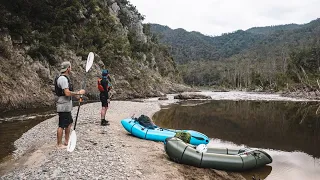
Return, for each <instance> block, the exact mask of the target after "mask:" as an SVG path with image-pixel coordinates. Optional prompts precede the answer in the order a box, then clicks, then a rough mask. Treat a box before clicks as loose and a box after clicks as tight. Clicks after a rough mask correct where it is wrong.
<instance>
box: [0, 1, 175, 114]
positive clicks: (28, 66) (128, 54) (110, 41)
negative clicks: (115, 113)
mask: <svg viewBox="0 0 320 180" xmlns="http://www.w3.org/2000/svg"><path fill="white" fill-rule="evenodd" d="M0 16H1V18H0V87H1V88H0V110H8V109H15V108H26V107H39V106H41V107H42V106H44V105H53V104H54V101H53V97H54V96H53V93H52V92H51V85H52V84H53V83H52V80H53V79H54V77H55V76H56V75H57V74H58V73H59V65H60V63H61V62H62V61H64V60H69V61H71V63H72V65H73V68H72V70H73V74H72V77H71V78H72V79H73V81H74V84H75V86H76V88H80V86H79V85H80V84H81V81H82V79H83V78H82V77H83V75H84V64H85V60H86V58H87V55H88V53H89V52H90V51H92V52H94V53H95V63H94V66H93V68H92V69H91V70H90V72H89V74H88V77H89V78H88V84H87V92H88V95H89V96H90V97H95V96H96V94H97V93H98V90H97V88H96V81H97V76H100V71H101V69H102V68H108V69H109V71H110V73H111V76H112V78H113V86H114V92H115V94H114V96H113V97H114V98H122V99H124V98H135V97H146V96H155V95H161V94H163V93H168V92H175V91H177V90H179V88H180V86H179V85H176V83H177V82H181V79H180V77H179V75H178V71H177V69H176V65H175V62H174V61H173V59H172V57H171V56H170V54H169V51H168V49H167V48H166V47H165V46H163V45H161V44H159V43H158V42H156V41H155V39H153V37H152V34H151V33H150V27H149V25H143V24H142V20H143V19H144V16H143V15H141V14H140V13H139V12H138V11H137V9H136V8H135V6H134V5H132V4H131V3H130V2H129V1H127V0H82V1H79V0H50V1H46V0H28V1H25V0H10V1H1V3H0ZM180 90H181V89H180Z"/></svg>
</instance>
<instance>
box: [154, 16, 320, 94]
mask: <svg viewBox="0 0 320 180" xmlns="http://www.w3.org/2000/svg"><path fill="white" fill-rule="evenodd" d="M151 26H152V28H151V29H152V31H153V32H154V33H156V34H159V38H160V42H163V43H165V44H167V45H168V46H169V47H171V48H170V50H171V52H172V55H173V57H174V58H175V59H176V61H177V62H178V63H179V64H180V69H181V71H182V75H183V78H184V80H185V82H187V83H188V84H192V85H200V86H207V85H209V86H210V85H218V86H223V87H227V88H233V89H234V88H240V89H251V90H257V89H259V90H275V91H277V90H295V89H301V88H302V87H305V88H306V89H309V90H310V89H316V88H317V87H318V83H317V79H318V77H319V76H318V74H319V69H320V66H319V64H320V59H319V58H320V56H319V55H320V48H319V47H320V19H317V20H314V21H311V22H310V23H307V24H303V25H296V24H289V25H281V26H268V27H255V28H250V29H248V30H247V31H242V30H239V31H236V32H233V33H227V34H223V35H221V36H216V37H209V36H205V35H202V34H200V33H195V32H187V31H184V36H185V37H186V39H187V40H186V39H185V38H184V36H180V37H179V38H174V37H176V36H172V34H176V33H177V32H178V31H179V32H182V31H183V30H182V29H176V30H172V29H170V28H168V27H163V28H161V25H151ZM168 37H169V38H168ZM191 40H193V41H191ZM175 47H179V48H175ZM207 52H209V53H208V54H207ZM184 54H186V56H184Z"/></svg>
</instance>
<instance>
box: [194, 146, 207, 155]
mask: <svg viewBox="0 0 320 180" xmlns="http://www.w3.org/2000/svg"><path fill="white" fill-rule="evenodd" d="M196 150H197V152H199V153H205V152H207V150H208V148H207V145H205V144H199V145H198V146H197V148H196Z"/></svg>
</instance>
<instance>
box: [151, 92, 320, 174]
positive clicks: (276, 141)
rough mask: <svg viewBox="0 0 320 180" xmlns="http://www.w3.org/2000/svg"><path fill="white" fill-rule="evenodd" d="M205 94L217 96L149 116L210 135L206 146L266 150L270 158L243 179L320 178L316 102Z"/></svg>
mask: <svg viewBox="0 0 320 180" xmlns="http://www.w3.org/2000/svg"><path fill="white" fill-rule="evenodd" d="M208 95H212V97H215V98H216V99H219V100H211V101H183V102H180V103H178V104H173V105H169V106H164V107H162V109H161V110H160V111H159V112H157V113H156V114H155V115H154V116H153V120H155V122H156V124H157V125H158V126H160V127H164V128H173V129H193V130H196V131H199V132H202V133H204V134H206V135H207V136H209V137H210V138H212V140H211V142H210V143H209V144H208V146H214V147H237V148H238V147H251V148H260V149H263V150H265V151H266V152H268V153H269V154H270V155H271V156H272V158H273V162H272V163H271V164H269V165H267V166H265V167H263V168H260V169H256V170H252V171H248V172H244V173H242V174H243V175H244V177H246V178H247V179H252V177H255V178H256V179H259V178H261V179H271V180H274V179H279V180H284V179H290V180H302V179H303V180H316V179H317V180H319V179H320V148H319V147H320V144H319V142H320V110H319V109H318V108H319V106H320V103H319V102H310V101H309V102H305V101H303V100H297V101H291V100H292V99H289V100H290V101H287V100H288V99H286V98H285V99H284V100H285V101H282V100H283V99H281V98H278V96H275V97H272V96H273V95H266V97H269V98H270V99H268V98H264V99H265V100H261V98H260V99H259V98H255V99H259V100H251V101H248V100H247V99H250V98H248V97H245V98H243V97H239V96H238V98H235V97H234V96H232V98H234V99H232V98H231V99H232V100H221V97H223V96H221V97H220V96H219V95H217V94H216V93H215V94H210V93H208ZM220 95H221V94H220ZM250 95H252V94H249V96H250ZM217 97H218V98H217ZM259 97H261V96H259ZM244 99H246V100H244ZM262 99H263V98H262ZM266 99H267V100H268V101H266Z"/></svg>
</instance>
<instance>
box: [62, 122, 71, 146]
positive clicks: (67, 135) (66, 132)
mask: <svg viewBox="0 0 320 180" xmlns="http://www.w3.org/2000/svg"><path fill="white" fill-rule="evenodd" d="M71 126H72V123H71V124H69V126H68V127H67V128H65V130H64V133H65V137H64V139H65V141H64V145H66V146H67V145H68V142H69V137H70V129H71Z"/></svg>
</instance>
